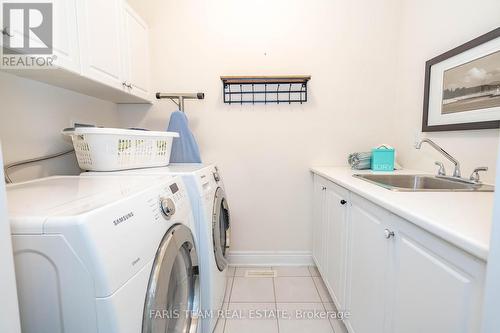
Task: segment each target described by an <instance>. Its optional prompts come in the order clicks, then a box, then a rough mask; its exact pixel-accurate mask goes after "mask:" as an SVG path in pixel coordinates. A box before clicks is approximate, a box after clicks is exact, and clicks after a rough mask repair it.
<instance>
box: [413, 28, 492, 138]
mask: <svg viewBox="0 0 500 333" xmlns="http://www.w3.org/2000/svg"><path fill="white" fill-rule="evenodd" d="M491 128H500V27H499V28H496V29H495V30H492V31H490V32H488V33H486V34H484V35H482V36H479V37H477V38H475V39H473V40H471V41H469V42H467V43H465V44H463V45H460V46H458V47H456V48H454V49H452V50H450V51H448V52H445V53H443V54H441V55H439V56H437V57H435V58H432V59H430V60H428V61H427V62H426V63H425V84H424V105H423V119H422V131H423V132H436V131H459V130H479V129H491Z"/></svg>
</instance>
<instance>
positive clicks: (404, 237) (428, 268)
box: [390, 218, 484, 333]
mask: <svg viewBox="0 0 500 333" xmlns="http://www.w3.org/2000/svg"><path fill="white" fill-rule="evenodd" d="M398 219H399V218H398ZM400 220H401V224H402V225H401V226H400V227H399V229H398V230H397V232H396V247H395V258H396V262H395V269H394V287H395V290H394V305H393V306H392V307H391V311H390V312H391V313H392V315H393V329H392V332H394V333H399V332H405V333H420V332H426V333H443V332H453V333H466V332H467V333H476V332H479V331H480V314H481V304H482V286H483V283H484V264H482V263H481V262H480V261H479V260H476V259H474V258H472V257H470V256H469V255H467V254H466V253H464V252H462V251H461V250H459V249H456V248H454V247H452V246H451V245H449V244H447V243H445V242H444V241H442V240H440V239H438V238H436V237H434V236H432V235H430V234H428V233H427V232H425V231H423V230H421V229H419V228H418V227H415V226H412V225H411V224H410V223H409V222H407V221H404V220H402V219H400Z"/></svg>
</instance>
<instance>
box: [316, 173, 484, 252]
mask: <svg viewBox="0 0 500 333" xmlns="http://www.w3.org/2000/svg"><path fill="white" fill-rule="evenodd" d="M311 171H312V172H313V173H315V174H318V175H320V176H322V177H324V178H326V179H329V180H331V181H332V182H334V183H336V184H338V185H340V186H342V187H344V188H346V189H348V190H350V191H351V192H353V193H356V194H358V195H360V196H362V197H364V198H366V199H368V200H370V201H372V202H374V203H376V204H377V205H379V206H381V207H383V208H385V209H387V210H389V211H390V212H392V213H394V214H396V215H398V216H400V217H403V218H404V219H406V220H408V221H410V222H412V223H414V224H415V225H417V226H419V227H421V228H423V229H425V230H427V231H428V232H430V233H432V234H434V235H436V236H438V237H440V238H442V239H444V240H446V241H448V242H450V243H452V244H454V245H455V246H457V247H459V248H461V249H463V250H464V251H466V252H468V253H470V254H472V255H474V256H476V257H478V258H480V259H482V260H484V261H486V260H487V258H488V252H489V244H490V229H491V222H492V219H493V197H494V193H493V192H474V193H471V192H396V191H391V190H387V189H385V188H383V187H380V186H378V185H375V184H372V183H369V182H367V181H365V180H362V179H358V178H355V177H353V176H352V175H353V174H370V173H380V172H373V171H371V170H351V169H350V168H349V167H313V168H311ZM392 173H394V174H417V173H418V174H422V172H418V171H412V170H398V171H394V172H392ZM384 174H388V173H387V172H384Z"/></svg>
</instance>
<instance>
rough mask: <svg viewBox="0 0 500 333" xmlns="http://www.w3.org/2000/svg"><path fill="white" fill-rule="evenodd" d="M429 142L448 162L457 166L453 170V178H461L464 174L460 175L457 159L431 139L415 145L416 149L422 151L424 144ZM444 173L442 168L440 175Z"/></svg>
mask: <svg viewBox="0 0 500 333" xmlns="http://www.w3.org/2000/svg"><path fill="white" fill-rule="evenodd" d="M424 142H427V143H428V144H429V145H431V147H432V148H434V149H436V150H437V151H438V152H440V153H441V154H442V155H443V156H444V157H446V158H447V159H448V160H450V161H451V162H452V163H453V164H455V169H454V170H453V177H457V178H461V177H462V174H461V173H460V163H459V162H458V160H457V159H456V158H454V157H453V156H451V155H450V154H448V152H446V150H444V149H443V148H441V147H440V146H438V144H437V143H435V142H434V141H432V140H431V139H427V138H426V139H422V140H420V141H419V142H417V143H416V144H415V148H416V149H420V148H421V147H422V143H424ZM443 171H444V168H440V174H441V173H442V172H443Z"/></svg>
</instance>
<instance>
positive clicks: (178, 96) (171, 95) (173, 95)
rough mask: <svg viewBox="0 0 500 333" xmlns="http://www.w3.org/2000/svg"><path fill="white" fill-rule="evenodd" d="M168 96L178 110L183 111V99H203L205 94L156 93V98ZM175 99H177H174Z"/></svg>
mask: <svg viewBox="0 0 500 333" xmlns="http://www.w3.org/2000/svg"><path fill="white" fill-rule="evenodd" d="M163 98H168V99H170V100H171V101H172V102H174V103H175V104H177V106H178V107H179V111H182V112H184V100H185V99H204V98H205V94H204V93H202V92H199V93H161V92H158V93H156V99H163ZM176 100H177V101H176Z"/></svg>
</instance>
